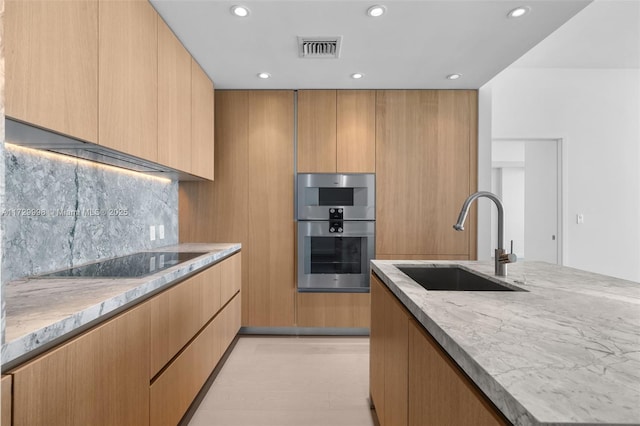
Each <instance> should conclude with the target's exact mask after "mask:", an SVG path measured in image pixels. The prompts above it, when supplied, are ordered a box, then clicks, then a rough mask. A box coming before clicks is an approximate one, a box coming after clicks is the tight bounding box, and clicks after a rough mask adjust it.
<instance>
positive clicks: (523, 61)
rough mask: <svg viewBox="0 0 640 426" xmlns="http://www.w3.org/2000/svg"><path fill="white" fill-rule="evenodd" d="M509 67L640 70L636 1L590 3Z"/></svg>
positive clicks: (639, 23)
mask: <svg viewBox="0 0 640 426" xmlns="http://www.w3.org/2000/svg"><path fill="white" fill-rule="evenodd" d="M513 66H514V67H522V68H640V1H638V0H596V1H594V2H593V3H591V4H590V5H589V6H587V7H585V8H584V9H583V10H582V11H581V12H579V13H578V14H577V15H576V16H574V17H573V18H571V19H570V20H569V21H568V22H567V23H566V24H564V25H563V26H562V27H560V28H559V29H558V30H557V31H555V32H554V33H553V34H551V35H550V36H549V37H547V38H546V39H545V40H543V41H542V42H541V43H540V44H538V45H537V46H536V47H534V48H533V49H531V50H530V51H529V52H528V53H526V54H525V55H524V56H523V57H522V58H520V59H519V60H518V61H516V62H515V63H514V64H513Z"/></svg>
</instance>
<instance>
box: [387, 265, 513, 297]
mask: <svg viewBox="0 0 640 426" xmlns="http://www.w3.org/2000/svg"><path fill="white" fill-rule="evenodd" d="M396 267H397V268H398V269H399V270H401V271H402V272H404V273H405V274H406V275H408V276H409V277H410V278H411V279H412V280H414V281H415V282H416V283H418V284H419V285H421V286H422V287H423V288H425V289H427V290H444V291H524V290H522V289H519V288H517V287H509V286H506V285H502V284H499V283H497V282H495V281H492V280H489V279H487V278H484V277H481V276H480V275H476V274H474V273H472V272H469V271H467V270H465V269H462V268H459V267H455V266H453V267H431V266H401V265H396Z"/></svg>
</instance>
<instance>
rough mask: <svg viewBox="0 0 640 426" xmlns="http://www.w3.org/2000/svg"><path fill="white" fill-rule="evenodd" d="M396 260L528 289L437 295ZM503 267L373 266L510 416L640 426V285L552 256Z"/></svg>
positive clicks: (528, 421) (524, 420)
mask: <svg viewBox="0 0 640 426" xmlns="http://www.w3.org/2000/svg"><path fill="white" fill-rule="evenodd" d="M394 265H417V266H429V267H442V266H451V265H459V266H460V267H461V268H463V269H468V270H469V271H472V272H475V273H478V274H481V275H484V276H487V277H492V279H496V280H498V281H502V282H505V283H507V284H508V285H512V286H516V287H519V288H521V289H523V290H525V291H512V292H493V291H489V292H483V291H427V290H425V289H424V288H422V287H421V286H419V285H418V284H417V283H416V282H415V281H413V280H412V279H411V278H409V277H408V276H407V275H405V274H403V273H402V272H401V271H400V270H399V269H398V268H397V267H396V266H394ZM493 268H494V265H493V263H490V262H444V261H440V262H438V261H383V260H374V261H372V272H373V273H374V274H375V275H376V276H378V277H379V278H380V280H381V281H382V282H383V284H384V285H385V286H386V287H387V288H388V289H389V290H390V291H391V293H393V295H394V296H395V297H396V298H397V299H398V300H399V301H400V303H401V304H402V305H404V307H405V308H406V309H407V310H408V311H409V313H410V314H411V315H412V316H413V317H414V318H415V320H416V321H417V322H418V323H419V324H420V325H421V326H422V327H423V328H424V329H425V330H426V331H427V332H428V333H429V334H430V335H431V336H432V337H433V338H434V339H435V341H436V342H437V343H438V345H439V346H441V347H442V349H443V350H444V351H445V352H446V354H447V355H448V356H449V357H451V359H452V360H453V361H454V362H455V363H456V364H457V366H458V367H460V369H461V370H462V371H463V372H464V374H465V375H466V376H467V377H468V378H469V379H470V380H471V381H472V382H473V383H474V384H475V386H477V388H479V389H480V391H481V392H482V393H483V394H484V395H485V396H486V397H487V398H488V399H489V400H490V402H491V403H492V404H493V405H495V407H496V408H497V409H498V410H499V411H500V412H501V413H502V415H504V417H505V418H506V419H507V420H508V421H509V422H511V423H513V424H517V425H560V424H581V425H592V424H626V425H629V424H640V284H638V283H635V282H631V281H625V280H621V279H616V278H611V277H607V276H603V275H598V274H593V273H588V272H584V271H580V270H576V269H571V268H567V267H561V266H556V265H551V264H546V263H542V262H521V263H516V264H512V265H509V276H508V277H505V278H498V277H493ZM375 315H376V312H375V309H374V308H373V305H372V318H373V317H374V316H375ZM372 336H373V331H372ZM372 338H373V337H372ZM372 345H373V342H372ZM409 374H412V373H411V371H409ZM374 402H375V401H374Z"/></svg>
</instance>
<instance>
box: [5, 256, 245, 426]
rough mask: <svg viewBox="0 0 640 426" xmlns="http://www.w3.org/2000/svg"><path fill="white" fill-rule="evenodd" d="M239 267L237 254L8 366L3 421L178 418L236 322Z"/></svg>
mask: <svg viewBox="0 0 640 426" xmlns="http://www.w3.org/2000/svg"><path fill="white" fill-rule="evenodd" d="M241 266H242V265H241V256H240V253H236V254H234V255H232V256H231V257H229V258H226V259H224V260H222V261H221V262H219V263H217V264H215V265H213V266H211V267H209V268H208V269H205V270H203V271H201V272H199V273H197V274H195V275H193V276H191V277H189V278H187V279H185V280H183V281H182V282H180V283H178V284H176V285H174V286H172V287H171V288H169V289H167V290H165V291H164V292H162V293H160V294H158V295H156V296H154V297H152V298H151V299H149V300H147V301H145V302H143V303H141V304H139V305H137V306H135V307H133V308H131V309H130V310H128V311H126V312H124V313H122V314H120V315H119V316H117V317H115V318H113V319H110V320H107V321H106V322H105V323H103V324H101V325H98V326H96V327H95V328H93V329H91V330H89V331H87V332H85V333H84V334H81V335H80V336H78V337H76V338H74V339H72V340H70V341H69V342H67V343H63V344H62V345H60V346H58V347H57V348H54V349H52V350H51V351H49V352H46V353H45V354H43V355H41V356H40V357H38V358H36V359H34V360H32V361H28V362H27V363H25V364H24V365H22V366H20V367H17V368H16V369H14V370H12V371H10V372H9V373H10V374H11V375H8V376H3V378H2V426H5V425H11V424H13V425H14V426H21V425H25V426H37V425H46V426H55V425H61V426H62V425H64V426H69V425H78V426H86V425H91V426H94V425H95V426H99V425H118V426H127V425H131V426H144V425H149V424H152V425H165V424H166V425H172V426H175V425H176V424H178V422H179V421H180V419H181V418H182V417H183V415H184V414H185V412H186V410H187V409H188V408H189V406H190V405H191V403H192V402H193V400H194V398H195V396H196V395H197V394H198V392H199V391H200V389H201V388H202V386H203V384H204V383H205V381H206V380H207V378H208V377H209V376H210V375H211V373H212V372H213V370H214V368H215V366H216V365H217V363H218V362H219V361H220V359H221V357H222V355H223V354H224V352H225V351H226V350H227V348H228V347H229V345H230V344H231V343H232V341H233V339H234V338H235V336H236V334H237V333H238V331H239V330H240V320H241V293H240V290H241ZM12 380H13V423H12V422H11V419H10V418H9V419H7V417H6V416H7V414H8V415H11V414H12V410H11V404H12V401H11V397H12V392H11V388H12V384H11V381H12ZM7 389H8V390H7ZM7 397H8V399H7ZM7 406H8V407H9V408H8V409H7V408H6V407H7Z"/></svg>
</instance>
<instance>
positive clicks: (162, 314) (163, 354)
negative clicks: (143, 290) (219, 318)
mask: <svg viewBox="0 0 640 426" xmlns="http://www.w3.org/2000/svg"><path fill="white" fill-rule="evenodd" d="M200 284H201V279H200V277H199V276H198V275H196V276H195V277H192V278H188V279H186V280H185V281H183V282H181V283H180V284H177V285H176V286H175V287H173V288H171V289H169V290H167V291H165V292H164V293H161V294H160V295H158V296H156V297H155V298H153V299H151V300H150V301H149V305H150V310H151V363H150V371H149V379H150V378H152V377H153V376H155V375H156V374H157V373H158V371H160V370H161V369H162V367H163V366H164V365H165V364H166V363H167V362H169V361H170V360H171V358H173V357H174V356H175V354H177V353H178V352H179V351H180V349H182V347H183V346H184V345H186V344H187V342H189V340H191V338H192V337H193V336H194V335H195V334H196V333H197V332H198V330H199V329H200V326H201V324H200V319H201V314H200V293H201V285H200Z"/></svg>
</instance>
